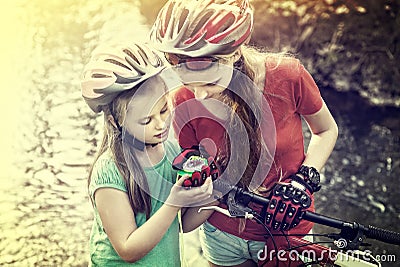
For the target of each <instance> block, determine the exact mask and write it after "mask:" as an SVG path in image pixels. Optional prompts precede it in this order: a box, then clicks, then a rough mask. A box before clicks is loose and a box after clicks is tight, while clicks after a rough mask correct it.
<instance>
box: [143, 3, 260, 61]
mask: <svg viewBox="0 0 400 267" xmlns="http://www.w3.org/2000/svg"><path fill="white" fill-rule="evenodd" d="M253 27H254V25H253V11H252V10H251V8H250V5H249V0H198V1H197V0H170V1H168V2H167V3H166V4H165V5H164V7H163V8H162V9H161V10H160V12H159V14H158V17H157V19H156V22H155V23H154V25H153V27H152V29H151V31H150V40H151V42H153V44H154V46H155V48H157V49H159V50H160V51H163V52H167V53H172V54H181V55H186V56H190V57H201V56H209V55H227V54H231V53H232V52H234V51H235V50H236V49H237V48H238V47H239V46H240V45H241V44H243V43H244V42H245V41H246V40H247V39H248V38H249V36H250V34H251V32H252V30H253Z"/></svg>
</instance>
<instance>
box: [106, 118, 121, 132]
mask: <svg viewBox="0 0 400 267" xmlns="http://www.w3.org/2000/svg"><path fill="white" fill-rule="evenodd" d="M107 121H109V122H110V123H111V125H112V126H114V128H115V129H117V130H118V127H117V124H116V123H115V120H114V117H113V116H112V115H108V116H107Z"/></svg>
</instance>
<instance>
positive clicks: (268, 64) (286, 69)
mask: <svg viewBox="0 0 400 267" xmlns="http://www.w3.org/2000/svg"><path fill="white" fill-rule="evenodd" d="M265 68H266V73H267V75H270V76H274V77H276V78H281V79H284V80H297V79H298V78H299V77H300V76H301V75H302V71H303V70H304V67H303V65H302V64H301V63H300V60H298V59H297V58H294V57H290V56H286V55H281V54H269V55H267V56H266V59H265Z"/></svg>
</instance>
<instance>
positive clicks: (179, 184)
mask: <svg viewBox="0 0 400 267" xmlns="http://www.w3.org/2000/svg"><path fill="white" fill-rule="evenodd" d="M187 178H189V175H187V174H185V175H183V176H182V177H180V178H179V179H178V180H177V181H176V182H175V185H177V186H182V185H183V182H184V181H185V180H186V179H187Z"/></svg>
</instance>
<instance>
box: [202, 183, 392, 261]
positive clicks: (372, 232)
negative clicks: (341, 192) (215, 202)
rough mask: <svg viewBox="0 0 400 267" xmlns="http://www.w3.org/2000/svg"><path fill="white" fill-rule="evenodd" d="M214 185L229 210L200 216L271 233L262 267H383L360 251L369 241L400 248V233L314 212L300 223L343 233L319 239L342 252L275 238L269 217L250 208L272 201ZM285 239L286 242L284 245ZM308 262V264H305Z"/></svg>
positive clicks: (294, 239)
mask: <svg viewBox="0 0 400 267" xmlns="http://www.w3.org/2000/svg"><path fill="white" fill-rule="evenodd" d="M213 183H214V189H215V190H217V191H219V192H227V193H226V194H225V195H224V200H225V204H226V206H227V209H224V208H221V207H219V206H208V207H202V208H200V209H199V212H201V211H202V210H209V209H211V210H215V211H217V212H221V213H223V214H225V215H227V216H229V217H233V218H247V219H254V220H256V221H257V222H258V223H260V224H262V225H263V226H264V228H265V229H266V231H267V233H268V236H266V239H267V240H269V241H270V243H271V242H272V245H273V248H274V250H272V251H271V252H272V253H270V254H269V256H270V257H269V258H268V257H267V251H265V255H264V256H265V259H264V258H263V259H262V260H265V261H264V262H263V265H261V266H308V265H312V264H318V265H320V266H342V267H347V266H348V267H373V266H379V267H380V266H381V263H380V262H379V260H378V259H376V258H375V257H374V256H373V255H371V253H370V252H368V251H361V250H360V246H362V245H365V243H364V240H365V238H371V239H375V240H378V241H382V242H385V243H388V244H394V245H400V233H397V232H393V231H389V230H386V229H381V228H378V227H374V226H371V225H368V226H364V225H362V224H360V223H358V222H347V221H343V220H340V219H336V218H331V217H328V216H324V215H321V214H318V213H315V212H310V211H302V212H301V214H300V216H299V220H307V221H310V222H313V223H317V224H321V225H325V226H328V227H332V228H336V229H339V230H340V233H329V234H320V235H319V236H325V237H327V238H329V239H331V240H333V241H331V243H333V244H335V245H336V246H337V247H338V248H339V249H341V251H339V250H332V249H331V248H329V247H327V246H323V245H321V243H326V242H309V241H306V240H305V239H303V238H300V237H299V236H295V235H289V234H285V233H284V232H283V231H281V234H272V233H271V231H270V229H268V227H267V225H266V223H265V222H266V220H267V218H266V217H267V216H266V214H265V213H264V214H262V213H263V212H256V211H254V209H252V208H250V207H249V204H250V203H255V204H258V205H261V206H263V207H264V208H265V207H267V206H268V205H269V204H270V200H269V199H268V198H266V197H264V196H261V195H258V194H255V193H253V192H250V191H248V190H245V189H243V188H240V187H237V186H234V185H229V184H228V183H226V182H223V181H221V180H220V179H216V180H214V182H213ZM264 211H265V210H264ZM277 237H279V238H280V240H281V242H280V243H281V244H282V243H285V247H282V245H281V246H280V247H279V248H278V246H277V242H276V238H277ZM282 239H283V241H284V242H282ZM266 249H267V247H266ZM349 252H350V253H349ZM279 254H281V255H279ZM283 254H284V255H283ZM299 256H302V257H299ZM304 258H307V259H308V260H307V261H305V262H304V261H303V259H304ZM292 264H293V265H292Z"/></svg>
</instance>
